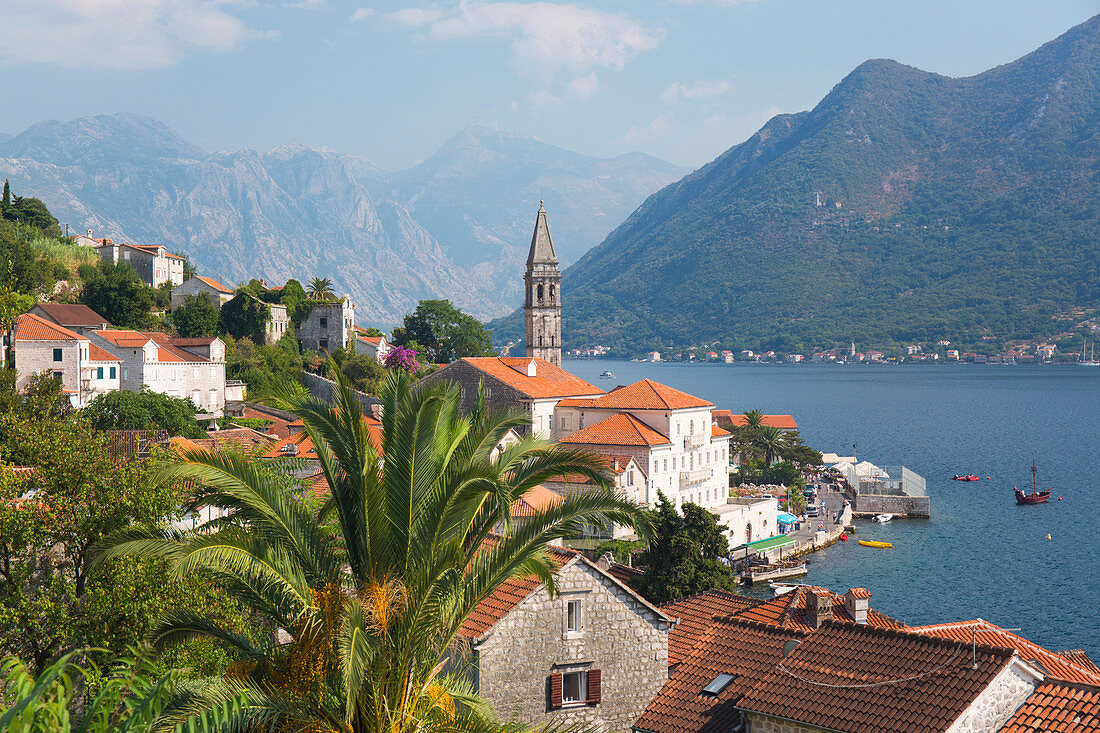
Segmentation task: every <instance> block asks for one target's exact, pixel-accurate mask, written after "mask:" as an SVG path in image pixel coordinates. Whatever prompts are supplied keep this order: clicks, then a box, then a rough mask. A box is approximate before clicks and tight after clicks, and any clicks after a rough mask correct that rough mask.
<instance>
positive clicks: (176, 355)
mask: <svg viewBox="0 0 1100 733" xmlns="http://www.w3.org/2000/svg"><path fill="white" fill-rule="evenodd" d="M90 336H91V338H92V340H93V343H95V344H96V345H98V346H101V347H102V348H103V349H104V350H105V351H107V352H109V353H111V354H112V355H114V356H115V357H117V358H118V359H119V361H120V362H121V371H122V374H121V380H120V381H121V385H120V386H121V389H125V390H129V391H131V392H139V391H141V389H142V388H143V387H147V388H148V389H150V390H152V391H154V392H160V393H161V394H166V395H169V396H171V397H178V398H181V399H184V398H190V399H191V401H192V402H194V403H195V407H197V408H198V409H199V410H200V411H201V412H208V413H211V414H213V415H215V416H218V417H220V416H221V415H222V411H223V410H224V408H225V344H224V343H223V342H222V340H221V339H219V338H195V339H178V338H177V339H173V338H169V337H168V335H167V334H163V333H155V332H148V333H147V332H141V331H125V330H113V329H108V330H105V331H93V332H92V333H91V334H90Z"/></svg>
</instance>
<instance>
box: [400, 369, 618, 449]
mask: <svg viewBox="0 0 1100 733" xmlns="http://www.w3.org/2000/svg"><path fill="white" fill-rule="evenodd" d="M441 381H446V382H453V383H455V384H457V385H458V386H459V388H461V390H462V409H463V411H464V412H469V411H470V410H471V409H472V408H473V405H474V401H475V400H476V398H477V390H478V385H479V384H482V385H484V393H485V400H486V402H487V403H488V404H489V405H491V406H494V407H515V408H519V409H522V410H523V411H525V412H527V413H528V415H529V416H530V418H531V430H532V432H533V433H534V434H535V435H538V436H541V437H544V438H549V437H551V436H552V435H553V434H554V432H555V423H554V415H555V408H556V407H557V404H558V403H559V402H560V401H561V400H563V399H565V398H567V397H598V396H600V395H602V394H604V392H603V390H602V389H600V388H599V387H596V386H594V385H592V384H589V383H588V382H586V381H584V380H583V379H581V378H580V377H576V376H574V375H572V374H570V373H569V372H567V371H565V370H564V369H562V368H561V367H559V366H556V365H554V364H551V363H550V362H548V361H546V360H545V359H540V358H538V357H528V356H516V357H509V356H487V357H467V358H464V359H459V360H457V361H454V362H452V363H450V364H448V365H447V366H445V367H443V368H442V369H440V370H439V371H438V372H435V373H434V374H430V375H428V376H427V377H425V378H424V379H422V380H421V382H420V383H422V384H433V383H436V382H441Z"/></svg>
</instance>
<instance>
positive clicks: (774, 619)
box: [738, 585, 906, 631]
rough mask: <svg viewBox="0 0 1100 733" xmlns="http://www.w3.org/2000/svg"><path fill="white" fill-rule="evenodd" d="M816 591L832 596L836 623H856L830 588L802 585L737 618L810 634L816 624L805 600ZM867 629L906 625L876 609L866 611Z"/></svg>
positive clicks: (840, 599) (841, 599) (896, 627)
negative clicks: (870, 627)
mask: <svg viewBox="0 0 1100 733" xmlns="http://www.w3.org/2000/svg"><path fill="white" fill-rule="evenodd" d="M814 591H818V592H821V591H824V592H826V593H828V594H829V596H830V597H831V600H832V605H833V619H835V620H837V621H854V620H855V619H853V618H852V616H851V614H849V613H848V611H847V609H846V608H845V607H844V596H842V595H838V594H836V593H833V592H831V591H829V590H828V589H827V588H818V587H815V586H809V585H800V586H798V587H797V588H795V589H794V590H793V591H791V592H790V593H784V594H783V595H781V596H776V597H775V598H771V599H769V600H767V601H764V602H763V603H760V604H759V605H756V606H753V607H752V608H749V609H746V610H745V611H742V612H741V613H740V614H738V618H742V619H745V620H748V621H758V622H760V623H764V624H771V625H775V626H780V627H782V628H790V629H802V630H804V631H811V630H813V629H814V623H813V621H812V620H811V619H810V617H809V615H808V614H807V613H806V596H807V595H808V594H810V593H813V592H814ZM867 625H868V626H873V627H876V628H880V629H904V628H906V626H905V624H903V623H902V622H900V621H898V620H897V619H893V618H890V617H889V616H887V615H885V614H881V613H879V612H878V611H875V610H874V609H869V610H868V611H867Z"/></svg>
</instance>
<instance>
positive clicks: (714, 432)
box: [710, 425, 730, 438]
mask: <svg viewBox="0 0 1100 733" xmlns="http://www.w3.org/2000/svg"><path fill="white" fill-rule="evenodd" d="M729 434H730V432H729V431H728V430H723V429H722V428H720V427H718V426H717V425H711V426H710V437H712V438H724V437H726V436H727V435H729Z"/></svg>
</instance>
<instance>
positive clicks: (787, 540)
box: [733, 534, 794, 552]
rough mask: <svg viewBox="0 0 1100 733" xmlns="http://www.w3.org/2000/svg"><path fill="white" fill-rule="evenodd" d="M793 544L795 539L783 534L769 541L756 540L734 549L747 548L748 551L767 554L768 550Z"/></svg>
mask: <svg viewBox="0 0 1100 733" xmlns="http://www.w3.org/2000/svg"><path fill="white" fill-rule="evenodd" d="M793 544H794V537H792V536H791V535H789V534H781V535H776V536H775V537H768V538H767V539H763V540H756V541H754V542H749V543H747V544H744V545H740V546H738V547H735V548H733V549H735V550H740V549H741V548H745V549H747V550H752V551H754V552H766V551H767V550H774V549H775V548H777V547H786V546H787V545H793Z"/></svg>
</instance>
